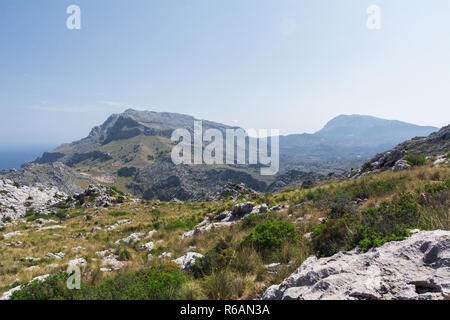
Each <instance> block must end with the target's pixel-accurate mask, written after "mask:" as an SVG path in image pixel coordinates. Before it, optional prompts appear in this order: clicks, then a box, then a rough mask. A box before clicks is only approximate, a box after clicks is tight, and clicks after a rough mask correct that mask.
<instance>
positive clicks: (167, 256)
mask: <svg viewBox="0 0 450 320" xmlns="http://www.w3.org/2000/svg"><path fill="white" fill-rule="evenodd" d="M159 257H160V258H172V253H170V252H163V253H161V255H160V256H159Z"/></svg>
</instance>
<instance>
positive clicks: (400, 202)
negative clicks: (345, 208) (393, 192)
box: [312, 193, 421, 256]
mask: <svg viewBox="0 0 450 320" xmlns="http://www.w3.org/2000/svg"><path fill="white" fill-rule="evenodd" d="M420 221H421V213H420V207H419V205H418V204H417V202H416V200H415V198H414V196H413V195H412V194H409V193H408V194H401V195H400V196H399V197H397V198H395V199H393V200H392V201H390V202H383V203H382V204H381V205H380V206H379V207H370V208H367V209H365V210H363V211H362V212H361V213H360V214H359V215H356V214H345V215H344V216H343V217H342V218H338V219H333V218H329V219H327V221H326V222H325V223H322V224H321V225H319V226H318V227H316V228H314V229H313V232H312V245H313V248H314V250H315V252H316V253H317V254H318V255H319V256H330V255H333V254H335V253H336V252H338V251H340V250H349V249H351V248H354V247H355V246H359V247H360V248H361V249H362V250H368V249H370V248H372V247H376V246H379V245H381V244H383V243H385V242H387V241H393V240H402V239H404V238H405V237H407V236H408V235H409V230H410V229H413V228H417V227H420Z"/></svg>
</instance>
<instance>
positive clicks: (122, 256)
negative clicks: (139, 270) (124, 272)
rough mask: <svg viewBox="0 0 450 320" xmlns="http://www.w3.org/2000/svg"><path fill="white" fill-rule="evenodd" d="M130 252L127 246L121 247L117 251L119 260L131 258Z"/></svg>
mask: <svg viewBox="0 0 450 320" xmlns="http://www.w3.org/2000/svg"><path fill="white" fill-rule="evenodd" d="M131 256H132V255H131V252H130V251H129V250H128V249H127V248H122V249H121V250H120V251H119V260H120V261H128V260H131Z"/></svg>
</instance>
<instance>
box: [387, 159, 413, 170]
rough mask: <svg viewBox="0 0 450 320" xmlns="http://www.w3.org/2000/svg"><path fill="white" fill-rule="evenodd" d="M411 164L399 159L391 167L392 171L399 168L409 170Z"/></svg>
mask: <svg viewBox="0 0 450 320" xmlns="http://www.w3.org/2000/svg"><path fill="white" fill-rule="evenodd" d="M410 169H411V166H410V165H409V164H408V162H407V161H406V160H403V159H400V160H398V161H397V162H395V164H394V166H393V167H392V171H399V170H410Z"/></svg>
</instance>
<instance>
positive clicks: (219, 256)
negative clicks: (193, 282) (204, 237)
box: [190, 240, 232, 278]
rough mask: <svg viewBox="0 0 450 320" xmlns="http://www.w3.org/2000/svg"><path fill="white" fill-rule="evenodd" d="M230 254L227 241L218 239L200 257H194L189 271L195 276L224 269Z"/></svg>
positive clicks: (202, 275)
mask: <svg viewBox="0 0 450 320" xmlns="http://www.w3.org/2000/svg"><path fill="white" fill-rule="evenodd" d="M231 256H232V255H231V249H230V248H229V245H228V243H227V242H225V241H224V240H220V241H219V242H218V243H217V244H216V245H215V246H214V248H212V249H210V250H209V251H208V252H207V253H206V254H205V255H204V256H203V257H202V258H199V259H196V262H195V264H194V265H193V266H192V267H191V269H190V272H191V273H192V274H193V275H194V277H196V278H200V277H204V276H206V275H211V274H212V273H213V272H216V271H218V270H221V269H224V268H225V267H226V266H227V265H228V264H229V262H230V260H231Z"/></svg>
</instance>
